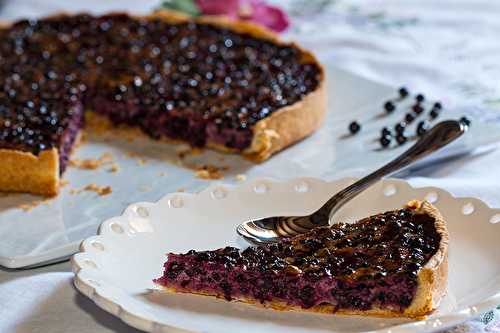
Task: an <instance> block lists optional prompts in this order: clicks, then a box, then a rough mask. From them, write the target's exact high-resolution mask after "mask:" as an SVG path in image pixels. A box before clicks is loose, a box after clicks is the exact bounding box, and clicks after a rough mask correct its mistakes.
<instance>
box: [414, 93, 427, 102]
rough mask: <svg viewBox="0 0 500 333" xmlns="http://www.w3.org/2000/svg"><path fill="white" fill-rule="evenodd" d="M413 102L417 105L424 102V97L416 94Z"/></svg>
mask: <svg viewBox="0 0 500 333" xmlns="http://www.w3.org/2000/svg"><path fill="white" fill-rule="evenodd" d="M415 100H416V101H417V102H419V103H422V102H423V101H424V100H425V97H424V95H422V94H418V95H417V96H416V97H415Z"/></svg>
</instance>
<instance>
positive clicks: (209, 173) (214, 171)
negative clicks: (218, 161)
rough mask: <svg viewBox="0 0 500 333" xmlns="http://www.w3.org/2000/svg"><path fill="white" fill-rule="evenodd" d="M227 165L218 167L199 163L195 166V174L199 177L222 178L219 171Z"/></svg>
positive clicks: (225, 168)
mask: <svg viewBox="0 0 500 333" xmlns="http://www.w3.org/2000/svg"><path fill="white" fill-rule="evenodd" d="M227 169H228V167H218V166H214V165H200V166H197V167H196V168H195V176H196V177H197V178H200V179H222V178H224V176H223V175H222V173H221V171H225V170H227Z"/></svg>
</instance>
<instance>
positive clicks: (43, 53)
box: [0, 14, 321, 158]
mask: <svg viewBox="0 0 500 333" xmlns="http://www.w3.org/2000/svg"><path fill="white" fill-rule="evenodd" d="M304 58H305V57H304V54H303V53H302V52H301V51H300V50H299V49H298V48H297V47H295V46H293V45H291V44H282V45H279V44H276V43H273V42H270V41H267V40H264V39H259V38H256V37H252V36H250V35H248V34H244V33H236V32H234V31H231V30H229V29H226V28H221V27H217V26H214V25H210V24H200V23H193V22H188V23H176V24H173V23H167V22H165V21H164V20H161V19H158V18H148V19H141V18H132V17H130V16H127V15H124V14H113V15H107V16H100V17H95V16H91V15H86V14H81V15H75V16H60V17H54V18H47V19H42V20H29V21H28V20H23V21H19V22H17V23H15V24H13V25H12V26H10V27H8V28H3V29H0V61H1V62H2V66H1V67H0V147H2V148H17V149H21V150H24V151H29V152H33V153H35V154H38V153H39V152H40V151H43V150H46V149H49V148H52V147H54V148H57V149H59V150H60V151H61V152H62V154H65V152H64V151H65V149H64V148H63V146H64V145H65V144H66V145H67V144H68V143H70V144H69V146H71V143H72V142H73V141H74V137H75V136H76V134H75V133H74V132H75V130H74V129H76V132H78V128H80V127H81V126H82V113H83V110H85V109H89V110H92V111H95V112H97V113H98V114H101V115H104V116H106V117H107V118H108V119H110V120H111V121H112V122H113V123H114V124H127V125H132V126H139V127H140V128H141V129H142V130H143V131H144V132H145V133H147V134H148V135H150V136H151V137H153V138H160V137H163V136H166V137H169V138H173V139H182V140H186V141H188V142H189V143H190V144H192V145H193V146H204V145H206V143H207V141H210V142H213V143H216V144H219V145H223V146H226V147H228V148H234V149H237V150H243V149H245V148H247V147H248V146H249V145H250V143H251V140H252V135H253V134H252V129H253V126H254V125H255V123H256V122H257V121H259V120H261V119H263V118H266V117H268V116H269V115H271V114H272V113H273V112H275V111H276V110H278V109H280V108H282V107H285V106H288V105H291V104H294V103H295V102H297V101H299V100H300V99H301V98H303V97H304V96H305V95H306V94H307V93H309V92H311V91H313V90H314V89H316V88H317V86H318V84H319V82H320V79H321V78H320V76H321V70H320V68H319V67H318V66H317V65H316V64H313V63H309V62H307V61H306V60H304ZM66 150H68V149H66ZM64 158H67V157H64Z"/></svg>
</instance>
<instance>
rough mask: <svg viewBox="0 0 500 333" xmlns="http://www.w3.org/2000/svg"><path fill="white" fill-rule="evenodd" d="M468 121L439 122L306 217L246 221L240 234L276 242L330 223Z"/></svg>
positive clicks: (452, 137)
mask: <svg viewBox="0 0 500 333" xmlns="http://www.w3.org/2000/svg"><path fill="white" fill-rule="evenodd" d="M467 129H468V126H467V125H466V124H465V123H462V122H459V121H454V120H447V121H442V122H440V123H438V124H436V125H435V126H434V127H433V128H432V129H430V130H429V131H428V132H427V133H425V134H424V135H423V136H422V137H421V138H420V139H419V140H418V141H417V142H416V143H415V144H414V145H413V146H412V147H411V148H409V149H408V150H407V151H405V152H404V153H402V154H401V155H399V156H398V157H396V158H395V159H394V160H392V161H391V162H389V163H387V164H386V165H384V166H382V167H381V168H379V169H377V170H375V171H374V172H372V173H371V174H369V175H368V176H366V177H364V178H361V179H360V180H358V181H356V182H355V183H354V184H352V185H350V186H348V187H346V188H345V189H343V190H341V191H340V192H338V193H337V194H335V195H334V196H333V197H331V198H330V199H329V200H328V201H327V202H326V203H325V204H324V205H323V206H322V207H321V208H320V209H318V210H317V211H315V212H314V213H312V214H310V215H307V216H275V217H267V218H263V219H260V220H252V221H246V222H243V223H241V224H240V225H238V227H237V228H236V231H237V233H238V234H239V235H240V236H242V237H243V238H245V239H246V240H247V241H248V242H250V243H253V244H257V245H258V244H262V243H274V242H277V241H279V240H280V239H281V238H283V237H291V236H296V235H298V234H301V233H305V232H307V231H309V230H311V229H313V228H316V227H319V226H325V225H329V224H330V221H331V220H332V216H333V215H334V214H335V212H337V211H338V210H339V209H340V208H341V207H342V206H343V205H345V204H346V203H347V202H348V201H349V200H351V199H352V198H354V197H355V196H357V195H358V194H360V193H361V192H363V191H364V190H366V189H367V188H368V187H370V186H371V185H373V184H374V183H376V182H378V181H379V180H380V179H382V178H383V177H386V176H389V175H391V174H394V173H395V172H397V171H400V170H401V169H403V168H405V167H407V166H409V165H411V164H412V163H414V162H416V161H418V160H420V159H422V158H424V157H426V156H428V155H430V154H432V153H433V152H435V151H436V150H438V149H441V148H442V147H444V146H446V145H447V144H449V143H450V142H452V141H454V140H455V139H457V138H458V137H460V136H461V135H462V134H463V133H465V132H466V131H467Z"/></svg>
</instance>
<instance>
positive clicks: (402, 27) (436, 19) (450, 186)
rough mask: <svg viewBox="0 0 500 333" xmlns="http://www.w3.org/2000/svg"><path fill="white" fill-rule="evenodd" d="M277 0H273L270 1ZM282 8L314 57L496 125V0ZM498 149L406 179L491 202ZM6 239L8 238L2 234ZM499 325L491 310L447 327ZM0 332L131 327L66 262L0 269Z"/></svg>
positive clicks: (60, 5)
mask: <svg viewBox="0 0 500 333" xmlns="http://www.w3.org/2000/svg"><path fill="white" fill-rule="evenodd" d="M275 2H277V1H275ZM280 3H281V4H282V5H284V6H285V7H286V8H288V10H289V12H290V13H291V15H292V26H291V29H290V31H289V32H288V36H289V37H292V38H297V39H299V40H300V41H301V42H302V43H303V44H305V45H306V46H308V47H310V48H312V49H314V50H315V51H316V53H317V54H318V55H319V56H320V57H321V58H323V59H326V58H328V59H330V60H334V61H335V62H336V63H337V64H338V66H340V67H343V68H346V69H348V70H350V71H353V72H355V73H358V74H361V75H363V76H365V77H368V78H371V79H374V80H377V81H382V82H385V83H390V84H393V85H395V86H399V85H402V84H405V85H408V86H409V87H410V88H411V89H412V90H414V91H416V90H418V91H421V92H424V93H426V94H428V95H430V96H433V97H436V98H441V99H443V100H444V102H445V103H446V104H447V105H452V106H454V107H463V108H464V110H467V112H471V113H474V115H475V116H476V117H480V118H481V119H483V120H485V121H496V122H500V112H499V111H498V109H497V107H498V105H500V81H499V80H498V78H499V77H500V61H499V60H498V55H499V54H500V38H498V32H499V31H500V20H499V15H500V2H498V1H497V2H495V1H487V0H483V1H477V0H470V1H465V0H458V1H451V0H441V1H433V0H412V1H409V0H407V1H400V0H393V1H390V0H372V1H369V2H367V1H361V0H359V1H328V0H321V1H320V0H316V1H307V0H294V1H286V2H280ZM156 4H157V1H136V0H134V1H131V0H122V1H114V2H111V1H101V0H86V1H81V0H80V1H71V2H70V1H62V0H59V1H58V0H45V1H37V0H16V1H10V2H7V3H6V4H5V5H4V8H3V9H2V10H0V19H13V18H18V17H22V16H37V15H46V14H50V13H53V12H56V11H60V10H83V9H86V10H92V11H94V12H100V11H106V10H111V9H124V8H127V9H129V10H132V11H134V12H141V13H144V12H147V11H148V10H150V9H151V8H153V7H154V6H156ZM499 164H500V150H497V151H494V152H492V153H489V154H485V155H479V156H473V157H464V158H460V159H457V160H454V161H450V162H449V163H447V164H441V165H439V166H437V167H428V168H426V169H423V170H420V171H418V173H417V174H412V175H411V177H409V180H410V181H411V182H412V183H413V184H415V185H422V186H423V185H432V186H438V187H442V188H445V189H447V190H449V191H451V192H452V193H454V194H455V195H459V196H475V197H479V198H480V199H482V200H484V201H485V202H487V203H488V204H489V205H491V206H496V207H499V206H500V195H499V194H498V193H499V190H500V177H498V175H497V173H496V172H492V171H493V170H498V165H499ZM4 237H8V235H4ZM454 330H455V331H457V332H458V331H460V332H476V331H477V332H492V333H495V332H500V311H499V310H494V311H492V312H489V313H488V314H487V315H484V316H482V317H480V318H478V319H477V320H473V321H470V322H468V323H466V324H464V325H461V326H459V327H457V328H455V329H454ZM0 332H9V333H10V332H16V333H25V332H51V333H58V332H74V333H86V332H89V333H90V332H92V333H100V332H138V331H136V330H134V329H132V328H129V327H128V326H126V325H125V324H123V323H122V322H120V321H119V320H118V319H116V318H114V317H113V316H111V315H108V314H107V313H105V312H104V311H102V310H100V309H99V308H97V307H96V306H95V305H94V304H93V303H92V302H91V301H89V300H88V299H86V298H85V297H83V296H81V295H80V294H78V293H77V292H76V291H75V289H74V287H73V286H72V273H71V272H70V265H69V263H63V264H59V265H53V266H49V267H45V268H41V269H36V270H29V271H8V270H0Z"/></svg>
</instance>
